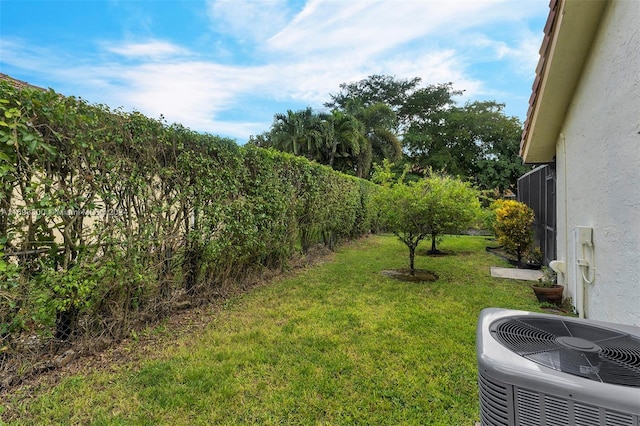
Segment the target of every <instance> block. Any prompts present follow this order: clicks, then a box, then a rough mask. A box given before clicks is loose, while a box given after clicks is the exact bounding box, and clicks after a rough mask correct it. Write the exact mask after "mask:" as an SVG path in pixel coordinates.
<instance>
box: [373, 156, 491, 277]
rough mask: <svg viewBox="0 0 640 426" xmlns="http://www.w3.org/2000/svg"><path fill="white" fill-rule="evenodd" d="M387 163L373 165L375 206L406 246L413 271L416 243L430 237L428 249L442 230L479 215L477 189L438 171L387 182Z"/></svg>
mask: <svg viewBox="0 0 640 426" xmlns="http://www.w3.org/2000/svg"><path fill="white" fill-rule="evenodd" d="M391 166H392V165H391V164H390V163H388V162H387V163H385V164H384V165H383V166H382V167H378V168H376V173H374V177H373V179H374V181H378V182H380V183H381V184H382V186H383V188H382V189H381V190H380V191H379V192H378V193H377V205H378V208H379V209H380V210H379V211H380V218H381V222H382V224H383V226H384V227H385V228H386V229H388V230H390V231H391V232H393V233H394V234H395V235H396V236H397V237H398V238H399V239H400V241H402V242H403V243H404V244H405V245H406V246H407V247H408V248H409V269H410V270H411V273H412V274H413V272H414V258H415V251H416V248H417V246H418V244H419V243H420V242H421V241H422V240H423V239H425V238H427V237H431V240H432V251H433V252H436V251H437V248H436V241H437V239H438V238H440V237H441V236H443V235H444V234H445V233H455V232H459V231H461V230H463V229H464V228H465V227H467V226H469V225H470V224H472V223H473V222H474V221H475V220H476V219H477V218H478V217H479V214H480V202H479V198H478V197H479V194H478V192H477V191H476V190H475V189H474V188H473V187H472V186H471V185H470V184H469V183H467V182H463V181H461V180H460V179H457V178H453V177H450V176H446V175H444V174H439V173H431V175H430V176H429V177H427V178H424V179H422V180H419V181H413V182H405V181H404V179H402V178H401V179H400V180H399V181H398V182H395V183H391V182H389V181H385V179H387V178H390V177H391V176H392V174H391V173H390V168H391Z"/></svg>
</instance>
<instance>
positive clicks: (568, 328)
mask: <svg viewBox="0 0 640 426" xmlns="http://www.w3.org/2000/svg"><path fill="white" fill-rule="evenodd" d="M490 331H491V333H492V334H493V336H494V337H495V339H496V340H498V341H499V342H500V343H501V344H502V345H504V346H506V347H507V348H509V349H511V350H512V351H514V352H515V353H517V354H519V355H520V356H522V357H524V358H526V359H528V360H530V361H533V362H536V363H538V364H540V365H544V366H545V367H549V368H552V369H554V370H557V371H562V372H564V373H567V374H572V375H574V376H580V377H584V378H587V379H590V380H595V381H599V382H602V383H610V384H616V385H623V386H631V387H640V339H638V338H636V337H634V336H631V335H629V334H626V333H622V332H619V331H614V330H611V329H608V328H603V327H599V326H594V325H588V324H582V323H577V322H575V321H565V320H563V319H561V318H557V319H556V318H540V317H529V316H512V317H507V318H503V319H499V320H497V321H495V322H493V323H492V324H491V326H490ZM613 424H616V423H613Z"/></svg>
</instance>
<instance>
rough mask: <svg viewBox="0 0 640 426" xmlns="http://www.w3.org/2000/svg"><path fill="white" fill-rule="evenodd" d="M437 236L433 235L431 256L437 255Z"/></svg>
mask: <svg viewBox="0 0 640 426" xmlns="http://www.w3.org/2000/svg"><path fill="white" fill-rule="evenodd" d="M436 237H437V235H436V234H431V254H436V253H437V252H438V249H437V248H436Z"/></svg>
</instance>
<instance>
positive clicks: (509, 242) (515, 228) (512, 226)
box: [493, 200, 535, 263]
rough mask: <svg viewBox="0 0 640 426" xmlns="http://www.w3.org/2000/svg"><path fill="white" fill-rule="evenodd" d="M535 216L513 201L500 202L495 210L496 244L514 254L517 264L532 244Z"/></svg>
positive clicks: (529, 209) (521, 204)
mask: <svg viewBox="0 0 640 426" xmlns="http://www.w3.org/2000/svg"><path fill="white" fill-rule="evenodd" d="M534 218H535V215H534V212H533V209H532V208H531V207H529V206H527V205H526V204H524V203H521V202H519V201H514V200H506V201H501V202H500V203H499V205H498V208H497V209H496V221H495V224H494V227H493V229H494V231H495V233H496V237H497V239H498V243H500V245H502V246H503V247H504V249H505V250H506V251H507V252H508V253H511V254H515V255H516V258H517V260H518V263H520V262H521V261H522V257H523V255H524V254H525V253H526V252H527V251H528V250H529V248H530V247H531V244H532V243H533V230H532V228H531V227H532V225H533V221H534Z"/></svg>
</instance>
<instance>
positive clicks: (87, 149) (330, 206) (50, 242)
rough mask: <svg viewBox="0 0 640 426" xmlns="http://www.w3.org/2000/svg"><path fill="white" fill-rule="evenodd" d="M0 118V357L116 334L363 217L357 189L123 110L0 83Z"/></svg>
mask: <svg viewBox="0 0 640 426" xmlns="http://www.w3.org/2000/svg"><path fill="white" fill-rule="evenodd" d="M0 117H3V118H2V119H0V235H2V240H1V241H0V320H1V321H2V325H1V328H0V348H3V347H4V348H10V347H11V345H12V344H13V342H15V341H16V340H17V339H16V337H17V336H18V335H19V334H20V333H21V332H22V331H25V330H30V331H32V332H36V333H40V334H41V335H56V336H57V337H59V338H68V337H70V336H72V335H78V334H87V335H109V336H112V337H114V338H119V337H122V336H123V335H125V334H126V333H128V332H129V330H130V329H131V327H132V326H133V324H134V323H135V322H136V321H141V320H142V319H143V318H146V319H148V318H150V317H154V316H156V317H157V316H159V315H163V314H165V313H166V312H167V311H168V310H170V309H171V306H172V305H171V301H172V300H174V299H175V298H176V297H177V296H179V297H184V295H186V296H187V297H188V298H189V300H191V301H192V303H199V301H200V300H206V298H207V297H211V296H215V295H218V294H223V293H225V292H227V291H230V290H232V287H233V286H236V285H239V284H237V283H240V282H242V280H243V279H244V278H245V277H247V276H249V275H251V274H252V273H256V272H259V271H260V270H262V269H263V268H281V267H286V266H287V262H288V261H289V260H290V259H291V257H292V256H293V255H294V254H295V253H296V251H298V250H299V249H300V247H302V249H303V250H305V251H306V250H308V249H309V248H310V247H311V246H312V245H314V244H317V243H319V242H322V241H323V240H324V242H325V243H326V244H327V245H328V246H329V247H331V248H333V247H334V246H335V244H336V243H337V241H339V240H340V239H346V238H353V237H357V236H359V235H361V234H362V233H365V232H368V231H369V229H370V226H371V221H372V217H373V216H374V215H373V213H371V212H369V211H368V209H371V203H370V202H369V200H370V198H371V196H372V194H373V193H374V192H375V191H376V189H377V186H376V185H374V184H372V183H370V182H366V181H363V180H361V179H356V178H354V177H351V176H346V175H343V174H341V173H337V172H335V171H333V170H332V169H330V168H329V167H326V166H321V165H318V164H315V163H312V162H310V161H308V160H306V159H304V158H301V157H295V156H293V155H290V154H285V153H282V152H277V151H273V150H269V149H263V148H258V147H255V146H247V147H239V146H237V145H236V143H235V142H234V141H232V140H229V139H225V138H221V137H218V136H213V135H208V134H199V133H196V132H193V131H191V130H189V129H186V128H184V127H182V126H180V125H176V124H173V125H168V124H167V123H166V122H165V121H164V120H162V119H159V120H154V119H150V118H148V117H145V116H143V115H142V114H139V113H136V112H133V113H124V112H122V111H120V110H110V109H109V108H107V107H105V106H101V105H89V104H88V103H86V102H85V101H82V100H78V99H74V98H65V97H62V96H60V95H58V94H56V93H55V92H54V91H52V90H49V91H43V90H37V89H33V88H19V87H16V86H14V85H13V84H11V83H8V82H6V81H0ZM174 296H176V297H174ZM0 355H1V354H0Z"/></svg>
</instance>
